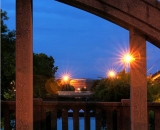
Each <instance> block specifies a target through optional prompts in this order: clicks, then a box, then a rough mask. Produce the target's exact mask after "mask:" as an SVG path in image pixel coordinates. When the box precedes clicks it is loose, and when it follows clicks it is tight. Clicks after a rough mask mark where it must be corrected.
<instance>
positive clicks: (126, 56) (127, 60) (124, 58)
mask: <svg viewBox="0 0 160 130" xmlns="http://www.w3.org/2000/svg"><path fill="white" fill-rule="evenodd" d="M134 60H135V58H134V57H133V55H131V54H129V53H127V54H124V55H123V56H122V62H123V63H124V69H125V71H126V67H127V66H129V65H130V63H132V62H133V61H134Z"/></svg>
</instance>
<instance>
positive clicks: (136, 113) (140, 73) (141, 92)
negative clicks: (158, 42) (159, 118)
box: [130, 28, 148, 130]
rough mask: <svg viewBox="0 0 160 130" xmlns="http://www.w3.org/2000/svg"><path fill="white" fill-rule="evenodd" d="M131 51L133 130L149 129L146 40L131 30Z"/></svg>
mask: <svg viewBox="0 0 160 130" xmlns="http://www.w3.org/2000/svg"><path fill="white" fill-rule="evenodd" d="M130 52H131V54H133V56H134V57H135V60H134V62H132V63H131V66H130V73H131V79H130V86H131V89H130V98H131V130H148V117H147V76H146V40H145V37H144V36H143V35H141V34H140V33H139V32H138V31H136V30H134V29H133V28H132V29H131V30H130Z"/></svg>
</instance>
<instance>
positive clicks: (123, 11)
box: [57, 0, 160, 48]
mask: <svg viewBox="0 0 160 130" xmlns="http://www.w3.org/2000/svg"><path fill="white" fill-rule="evenodd" d="M57 1H59V2H62V3H65V4H68V5H71V6H74V7H77V8H79V9H82V10H85V11H87V12H90V13H92V14H95V15H97V16H99V17H102V18H104V19H106V20H108V21H111V22H113V23H115V24H117V25H119V26H121V27H123V28H125V29H127V30H129V31H130V30H131V29H133V28H134V29H135V30H137V31H138V32H139V33H141V34H143V35H144V36H145V38H146V40H147V41H149V42H151V43H152V44H153V45H155V46H156V47H158V48H160V2H158V0H57Z"/></svg>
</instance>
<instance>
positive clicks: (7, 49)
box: [1, 10, 15, 93]
mask: <svg viewBox="0 0 160 130" xmlns="http://www.w3.org/2000/svg"><path fill="white" fill-rule="evenodd" d="M8 19H9V18H8V17H7V12H6V11H3V10H1V89H2V93H3V92H5V91H7V90H8V89H10V88H9V87H10V82H11V81H12V80H15V31H14V30H13V31H10V30H9V29H8V27H7V25H6V24H5V23H4V21H5V20H8Z"/></svg>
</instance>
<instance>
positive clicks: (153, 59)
mask: <svg viewBox="0 0 160 130" xmlns="http://www.w3.org/2000/svg"><path fill="white" fill-rule="evenodd" d="M1 8H2V9H3V10H5V11H7V14H8V17H9V20H8V21H7V22H6V24H7V25H8V28H9V29H10V30H13V29H14V30H15V0H2V1H1ZM128 46H129V32H128V30H125V29H123V28H121V27H120V26H118V25H115V24H113V23H111V22H109V21H107V20H104V19H102V18H100V17H98V16H95V15H93V14H90V13H88V12H85V11H83V10H80V9H77V8H75V7H71V6H68V5H65V4H62V3H60V2H57V1H55V0H45V1H44V0H33V52H34V53H45V54H46V55H48V56H52V57H53V58H54V59H55V66H58V68H59V69H58V71H57V73H56V77H60V76H61V75H62V74H63V73H69V74H70V75H71V77H72V78H97V77H106V72H107V71H108V70H109V69H111V68H113V69H115V70H116V71H121V70H122V68H123V65H122V64H119V62H117V61H118V59H119V58H120V57H119V54H120V51H122V50H124V49H126V48H127V47H128ZM158 70H160V49H159V48H157V47H155V46H154V45H152V44H151V43H149V42H147V71H148V72H147V74H150V73H155V72H157V71H158Z"/></svg>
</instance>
